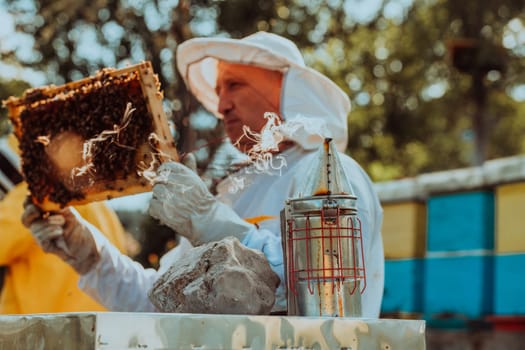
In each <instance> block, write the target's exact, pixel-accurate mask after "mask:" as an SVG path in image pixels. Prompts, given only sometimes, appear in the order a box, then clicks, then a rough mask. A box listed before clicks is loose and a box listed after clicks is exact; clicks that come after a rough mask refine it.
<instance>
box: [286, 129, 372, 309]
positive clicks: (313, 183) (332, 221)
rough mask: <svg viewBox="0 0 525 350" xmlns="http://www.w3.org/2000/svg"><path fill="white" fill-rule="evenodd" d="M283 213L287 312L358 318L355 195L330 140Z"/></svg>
mask: <svg viewBox="0 0 525 350" xmlns="http://www.w3.org/2000/svg"><path fill="white" fill-rule="evenodd" d="M306 169H307V171H306V173H305V177H304V183H303V184H302V185H301V186H299V189H300V191H301V192H300V193H298V194H295V195H294V197H292V198H290V199H288V200H287V201H286V203H285V208H284V210H283V211H282V212H281V233H282V240H283V241H282V243H283V253H284V254H283V256H284V261H285V277H286V287H287V301H288V314H289V315H300V316H340V317H360V316H361V293H362V292H363V291H364V289H365V287H366V275H365V265H364V256H363V240H362V232H361V222H360V221H359V218H358V216H357V214H358V213H357V200H358V199H357V197H356V196H355V195H354V191H353V188H352V186H351V184H350V182H349V181H348V179H347V176H346V173H345V172H344V170H343V165H342V163H341V159H340V158H339V154H338V152H337V149H336V147H335V143H334V142H332V140H331V139H325V142H324V144H323V145H322V146H321V147H320V148H319V150H318V152H317V154H316V156H315V157H314V158H313V160H312V162H311V163H309V164H308V166H307V167H306Z"/></svg>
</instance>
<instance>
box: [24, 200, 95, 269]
mask: <svg viewBox="0 0 525 350" xmlns="http://www.w3.org/2000/svg"><path fill="white" fill-rule="evenodd" d="M75 213H76V211H75V212H74V209H72V208H71V209H70V208H66V209H62V210H60V211H57V212H42V211H41V210H40V209H39V208H38V207H37V206H35V205H34V204H32V203H25V204H24V213H23V214H22V223H23V224H24V226H26V227H27V228H29V230H30V231H31V233H32V234H33V237H34V238H35V239H36V241H37V243H38V244H39V245H40V247H42V249H43V250H44V251H45V252H48V253H53V254H56V255H58V256H59V257H60V258H61V259H62V260H64V261H65V262H66V263H68V264H69V265H70V266H71V267H73V268H74V269H75V270H76V271H77V272H78V273H79V274H81V275H83V274H85V273H87V272H89V271H90V270H91V269H92V268H93V267H94V266H95V264H96V263H97V262H98V261H99V259H100V255H99V252H98V249H97V245H96V243H95V240H94V238H93V236H92V234H91V231H90V230H89V228H88V226H87V225H86V224H85V223H84V222H82V219H81V218H80V216H78V217H77V215H78V213H76V214H75Z"/></svg>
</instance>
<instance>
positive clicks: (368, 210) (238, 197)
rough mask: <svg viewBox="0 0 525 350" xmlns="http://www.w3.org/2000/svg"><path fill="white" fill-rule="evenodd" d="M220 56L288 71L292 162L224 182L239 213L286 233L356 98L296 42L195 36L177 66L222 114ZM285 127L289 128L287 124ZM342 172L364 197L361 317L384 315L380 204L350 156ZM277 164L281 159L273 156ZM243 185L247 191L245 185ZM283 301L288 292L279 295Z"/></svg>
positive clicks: (341, 140)
mask: <svg viewBox="0 0 525 350" xmlns="http://www.w3.org/2000/svg"><path fill="white" fill-rule="evenodd" d="M217 60H224V61H227V62H231V63H241V64H249V65H255V66H259V67H262V68H267V69H273V70H279V71H281V72H283V73H284V81H283V87H282V93H281V111H280V112H281V113H280V114H281V116H283V119H284V123H283V128H282V130H283V132H285V133H288V134H287V135H285V136H286V138H287V139H290V140H293V141H295V143H296V145H295V146H294V147H292V148H290V149H288V150H286V151H284V152H283V153H282V154H280V155H279V156H282V157H283V158H284V159H285V160H286V164H287V165H286V166H283V167H279V168H278V169H273V170H270V171H269V172H263V173H258V172H257V171H254V168H253V167H248V168H246V169H243V170H242V171H241V172H240V173H236V174H233V175H232V176H230V177H229V178H227V179H226V180H224V181H223V182H222V183H220V184H219V186H218V187H217V190H218V192H219V195H218V197H219V199H220V200H221V201H223V202H225V203H227V204H229V205H231V206H232V208H233V209H234V210H235V212H236V213H237V214H239V216H240V217H243V218H250V217H259V216H272V217H274V219H272V220H265V221H262V222H261V223H260V224H259V226H260V229H265V230H268V231H270V232H272V233H273V234H275V235H276V236H279V235H280V221H279V213H280V211H281V209H282V208H283V207H284V202H285V200H286V199H288V198H292V197H296V196H297V194H300V193H301V188H297V186H298V185H299V184H300V183H301V180H302V177H303V176H304V174H306V173H307V170H308V166H309V165H310V164H312V163H313V162H315V154H316V152H315V150H317V149H318V147H320V146H321V145H322V143H323V140H324V138H326V137H330V138H332V139H333V141H334V142H335V143H336V145H337V148H338V149H339V150H340V151H343V150H344V149H345V148H346V145H347V140H348V130H347V125H348V124H347V123H348V120H347V117H348V113H349V112H350V102H349V100H348V97H347V96H346V94H345V93H344V92H343V91H342V90H341V89H340V88H339V87H338V86H337V85H335V84H334V83H333V82H332V81H331V80H329V79H328V78H326V77H325V76H324V75H322V74H320V73H319V72H317V71H315V70H313V69H310V68H308V67H306V66H305V64H304V60H303V57H302V55H301V53H300V52H299V50H298V49H297V47H296V46H295V44H293V43H292V42H290V41H289V40H286V39H284V38H282V37H280V36H277V35H273V34H269V33H265V32H259V33H256V34H253V35H251V36H248V37H246V38H244V39H241V40H234V39H226V38H196V39H192V40H190V41H188V42H186V43H183V44H182V45H181V46H180V48H179V50H178V51H177V62H178V67H179V70H180V72H181V74H182V76H183V78H184V80H185V81H186V83H187V85H188V86H189V88H190V91H191V92H192V93H193V94H194V95H195V96H196V97H197V99H199V101H201V103H203V105H204V106H205V107H206V108H207V109H208V110H209V111H210V112H212V113H214V114H215V115H216V116H217V117H218V118H221V117H222V116H221V115H220V113H219V112H218V96H217V94H216V92H215V79H216V76H217V73H216V69H217V68H216V67H217ZM286 125H288V126H289V127H288V128H287V127H286ZM340 158H341V161H342V165H343V170H344V172H345V174H346V175H347V178H348V179H349V180H350V183H351V186H352V188H353V189H354V192H355V194H356V196H357V198H358V204H357V205H358V214H359V218H360V219H361V222H362V229H363V236H364V256H365V259H366V260H365V266H366V273H367V287H366V289H365V291H364V294H363V298H362V300H363V316H364V317H378V315H379V311H380V306H381V300H382V295H383V285H384V255H383V243H382V239H381V232H380V229H381V223H382V209H381V206H380V203H379V199H378V197H377V195H376V193H375V191H374V189H373V187H372V182H371V181H370V179H369V177H368V176H367V174H366V173H365V172H364V171H363V169H362V168H361V167H360V166H359V165H358V164H357V163H356V162H355V161H354V160H353V159H352V158H350V157H348V156H346V155H344V154H340ZM275 162H276V163H279V160H277V159H276V160H275ZM239 186H242V189H240V188H239ZM278 303H280V305H281V306H282V305H283V303H284V298H283V296H282V295H281V298H278Z"/></svg>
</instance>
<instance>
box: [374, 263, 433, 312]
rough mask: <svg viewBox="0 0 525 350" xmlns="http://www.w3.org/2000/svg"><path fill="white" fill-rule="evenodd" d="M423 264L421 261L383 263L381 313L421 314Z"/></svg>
mask: <svg viewBox="0 0 525 350" xmlns="http://www.w3.org/2000/svg"><path fill="white" fill-rule="evenodd" d="M423 263H424V260H423V259H400V260H386V261H385V289H384V293H383V303H382V304H381V312H382V313H387V314H405V313H407V314H413V313H421V312H422V304H421V300H422V297H423V293H422V287H423Z"/></svg>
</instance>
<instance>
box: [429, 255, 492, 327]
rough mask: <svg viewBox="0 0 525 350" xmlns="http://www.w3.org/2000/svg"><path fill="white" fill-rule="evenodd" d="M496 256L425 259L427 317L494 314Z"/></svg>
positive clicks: (476, 317) (464, 317) (442, 317)
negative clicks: (494, 259) (494, 267)
mask: <svg viewBox="0 0 525 350" xmlns="http://www.w3.org/2000/svg"><path fill="white" fill-rule="evenodd" d="M492 259H493V257H492V256H490V255H488V256H448V257H432V258H426V259H425V265H424V274H425V279H424V283H423V291H424V296H423V312H424V317H425V319H427V320H428V321H429V324H432V322H433V321H439V320H443V319H456V320H476V319H480V318H483V317H484V316H485V315H490V314H491V312H492V308H493V304H492V300H493V275H494V274H493V261H492Z"/></svg>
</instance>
